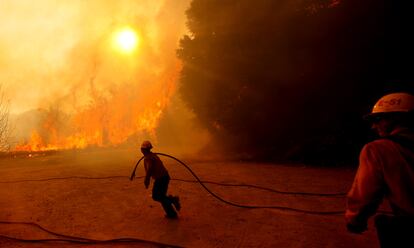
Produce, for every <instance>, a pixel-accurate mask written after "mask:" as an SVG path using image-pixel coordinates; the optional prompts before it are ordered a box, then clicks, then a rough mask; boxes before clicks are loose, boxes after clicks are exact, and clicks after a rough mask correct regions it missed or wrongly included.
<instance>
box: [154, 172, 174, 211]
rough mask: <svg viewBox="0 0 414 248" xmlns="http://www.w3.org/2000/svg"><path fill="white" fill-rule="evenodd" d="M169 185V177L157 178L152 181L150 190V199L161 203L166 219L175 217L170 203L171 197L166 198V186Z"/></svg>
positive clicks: (171, 201)
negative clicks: (152, 184)
mask: <svg viewBox="0 0 414 248" xmlns="http://www.w3.org/2000/svg"><path fill="white" fill-rule="evenodd" d="M169 183H170V176H169V175H166V176H163V177H161V178H158V179H156V180H155V181H154V186H153V188H152V199H154V201H158V202H160V203H161V205H162V207H163V208H164V211H165V213H166V214H167V216H168V217H175V216H177V212H175V210H174V208H173V206H172V203H173V200H172V197H171V196H167V190H168V184H169Z"/></svg>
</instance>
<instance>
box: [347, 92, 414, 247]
mask: <svg viewBox="0 0 414 248" xmlns="http://www.w3.org/2000/svg"><path fill="white" fill-rule="evenodd" d="M413 114H414V96H413V95H410V94H407V93H392V94H388V95H385V96H383V97H382V98H381V99H379V100H378V101H377V103H376V104H375V106H374V108H373V109H372V112H371V113H370V114H369V115H367V116H366V119H367V120H368V121H370V122H371V124H372V128H373V129H374V131H375V132H376V133H377V134H378V136H379V137H380V139H377V140H374V141H372V142H369V143H367V144H366V145H365V146H364V147H363V148H362V150H361V153H360V157H359V167H358V170H357V173H356V175H355V179H354V182H353V184H352V187H351V189H350V191H349V192H348V195H347V199H346V204H347V206H346V211H345V219H346V225H347V229H348V231H350V232H353V233H362V232H364V231H365V230H366V229H367V221H368V219H369V218H370V217H371V216H373V215H374V214H375V213H376V212H377V209H378V207H379V205H380V204H381V202H382V200H383V199H384V198H386V199H387V200H388V202H389V204H390V207H391V209H392V214H390V215H385V214H379V215H377V216H376V217H375V226H376V230H377V235H378V239H379V242H380V245H381V247H382V248H384V247H395V248H397V247H414V242H413V241H414V236H413V234H414V232H413V231H412V230H414V229H413V228H414V128H413V124H414V123H413V122H414V117H413Z"/></svg>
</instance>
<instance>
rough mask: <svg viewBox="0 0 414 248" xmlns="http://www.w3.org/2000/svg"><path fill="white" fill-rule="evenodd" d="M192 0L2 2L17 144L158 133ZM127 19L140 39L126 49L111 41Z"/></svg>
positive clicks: (3, 55)
mask: <svg viewBox="0 0 414 248" xmlns="http://www.w3.org/2000/svg"><path fill="white" fill-rule="evenodd" d="M189 2H190V0H177V1H166V0H143V1H133V0H120V1H100V0H90V1H82V0H73V1H53V0H39V1H32V2H30V3H28V2H27V1H24V0H21V1H20V0H4V1H2V2H1V3H0V13H1V15H0V36H1V37H2V40H1V41H0V66H1V67H2V70H1V72H0V83H1V84H3V85H4V87H3V88H4V89H5V93H6V96H7V97H8V98H9V99H10V111H11V114H12V117H13V118H11V119H12V120H14V123H12V125H13V126H14V133H13V134H12V137H14V139H12V143H11V148H12V150H15V151H42V150H56V149H74V148H78V149H80V148H86V147H91V146H92V147H95V146H96V147H106V146H117V145H121V144H124V143H126V142H129V141H130V140H131V139H135V140H137V139H140V138H151V139H156V136H157V135H156V132H155V130H156V128H157V126H158V124H159V121H160V118H161V117H162V115H163V112H164V110H165V109H166V108H168V106H169V104H170V102H171V99H172V97H174V96H175V94H176V88H177V79H178V75H179V71H180V69H181V65H180V62H179V61H178V59H177V58H176V52H175V51H176V48H177V45H178V42H179V39H180V37H181V36H182V35H183V34H184V33H185V31H186V29H185V10H186V9H187V8H188V5H189ZM125 25H128V26H130V27H132V28H134V29H135V30H136V31H137V33H138V35H139V36H140V41H141V42H140V45H139V47H138V49H137V50H136V51H135V52H134V53H132V54H130V55H125V54H121V53H118V52H116V51H115V50H114V49H113V46H112V45H111V44H110V42H111V41H112V37H111V35H113V33H114V32H116V31H117V30H118V29H119V28H122V27H123V26H125ZM28 113H30V116H31V117H30V118H31V120H32V121H27V118H28V117H27V116H28Z"/></svg>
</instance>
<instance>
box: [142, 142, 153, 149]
mask: <svg viewBox="0 0 414 248" xmlns="http://www.w3.org/2000/svg"><path fill="white" fill-rule="evenodd" d="M141 148H142V149H151V148H152V144H151V142H150V141H149V140H145V141H144V142H142V145H141Z"/></svg>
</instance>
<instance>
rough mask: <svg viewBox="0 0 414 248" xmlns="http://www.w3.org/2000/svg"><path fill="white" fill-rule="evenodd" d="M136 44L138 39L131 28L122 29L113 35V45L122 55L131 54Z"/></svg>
mask: <svg viewBox="0 0 414 248" xmlns="http://www.w3.org/2000/svg"><path fill="white" fill-rule="evenodd" d="M138 43H139V37H138V35H137V33H136V32H135V30H133V29H132V28H123V29H121V30H119V31H118V32H116V33H115V35H114V45H115V47H116V48H117V49H118V50H120V51H121V52H123V53H132V52H133V51H134V50H135V49H136V47H137V46H138Z"/></svg>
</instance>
